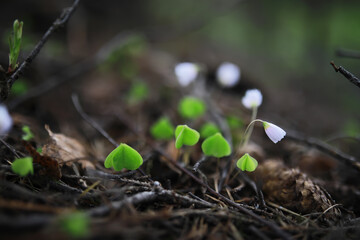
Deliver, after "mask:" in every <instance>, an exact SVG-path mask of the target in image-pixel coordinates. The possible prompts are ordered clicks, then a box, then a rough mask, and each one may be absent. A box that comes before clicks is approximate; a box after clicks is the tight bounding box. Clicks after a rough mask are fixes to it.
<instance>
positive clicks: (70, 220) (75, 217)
mask: <svg viewBox="0 0 360 240" xmlns="http://www.w3.org/2000/svg"><path fill="white" fill-rule="evenodd" d="M60 224H61V228H62V229H63V230H64V231H65V232H66V233H67V234H69V235H70V236H72V237H84V236H86V235H88V233H89V230H90V228H89V225H90V223H89V217H88V216H87V215H86V214H85V213H82V212H75V213H70V214H67V215H64V216H62V217H61V219H60Z"/></svg>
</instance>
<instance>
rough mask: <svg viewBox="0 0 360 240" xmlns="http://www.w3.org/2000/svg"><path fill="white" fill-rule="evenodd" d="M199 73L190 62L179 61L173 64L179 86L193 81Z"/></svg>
mask: <svg viewBox="0 0 360 240" xmlns="http://www.w3.org/2000/svg"><path fill="white" fill-rule="evenodd" d="M198 73H199V68H198V66H197V65H196V64H194V63H190V62H183V63H179V64H177V65H176V66H175V75H176V77H177V79H178V81H179V83H180V85H181V86H183V87H186V86H188V85H189V84H190V83H191V82H193V81H194V80H195V79H196V78H197V76H198Z"/></svg>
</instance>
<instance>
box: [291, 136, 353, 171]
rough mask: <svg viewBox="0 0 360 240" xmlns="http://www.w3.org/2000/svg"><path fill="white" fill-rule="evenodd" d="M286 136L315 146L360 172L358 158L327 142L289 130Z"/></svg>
mask: <svg viewBox="0 0 360 240" xmlns="http://www.w3.org/2000/svg"><path fill="white" fill-rule="evenodd" d="M286 137H287V138H288V139H291V140H293V141H297V142H302V143H305V144H307V145H309V146H311V147H315V148H316V149H318V150H320V151H322V152H324V153H326V154H328V155H330V156H332V157H333V158H335V159H337V160H339V161H341V162H342V163H344V164H345V165H347V166H350V167H351V168H354V169H355V170H357V171H359V172H360V162H359V160H358V159H356V158H355V157H353V156H351V155H348V154H346V153H344V152H342V151H340V150H339V149H336V148H334V147H332V146H330V145H329V144H327V143H325V142H322V141H320V140H318V139H316V138H306V137H303V136H300V135H299V134H297V133H294V132H288V133H287V134H286Z"/></svg>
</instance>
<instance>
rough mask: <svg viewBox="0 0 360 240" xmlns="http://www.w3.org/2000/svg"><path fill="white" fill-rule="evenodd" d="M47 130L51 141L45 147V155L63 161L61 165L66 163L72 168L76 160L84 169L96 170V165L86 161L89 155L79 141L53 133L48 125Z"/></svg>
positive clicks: (43, 151)
mask: <svg viewBox="0 0 360 240" xmlns="http://www.w3.org/2000/svg"><path fill="white" fill-rule="evenodd" d="M45 129H46V131H47V132H48V133H49V136H50V141H49V143H48V144H45V145H44V146H43V148H42V153H43V155H46V156H50V157H52V158H54V159H57V160H60V161H62V162H60V163H65V164H66V165H68V166H71V164H72V162H73V161H75V160H76V161H77V162H79V163H80V165H81V166H82V167H83V168H90V169H95V166H94V164H93V163H92V162H90V161H88V160H86V156H88V153H87V151H86V150H85V148H84V146H83V145H82V144H81V143H80V142H79V141H78V140H76V139H74V138H71V137H67V136H65V135H63V134H58V133H53V132H52V131H51V130H50V128H49V126H48V125H45Z"/></svg>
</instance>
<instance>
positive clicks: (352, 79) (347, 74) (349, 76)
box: [330, 62, 360, 88]
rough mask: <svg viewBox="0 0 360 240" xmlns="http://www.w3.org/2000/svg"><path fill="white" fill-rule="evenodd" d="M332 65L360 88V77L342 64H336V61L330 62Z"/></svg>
mask: <svg viewBox="0 0 360 240" xmlns="http://www.w3.org/2000/svg"><path fill="white" fill-rule="evenodd" d="M330 64H331V66H333V68H334V70H335V72H340V73H341V74H342V75H343V76H344V77H346V78H347V79H348V80H349V81H350V82H352V83H353V84H355V85H356V86H357V87H359V88H360V79H359V78H357V77H356V76H355V75H354V74H352V73H351V72H349V71H348V70H346V69H345V68H343V67H342V66H339V67H338V66H336V65H335V63H334V62H330Z"/></svg>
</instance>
